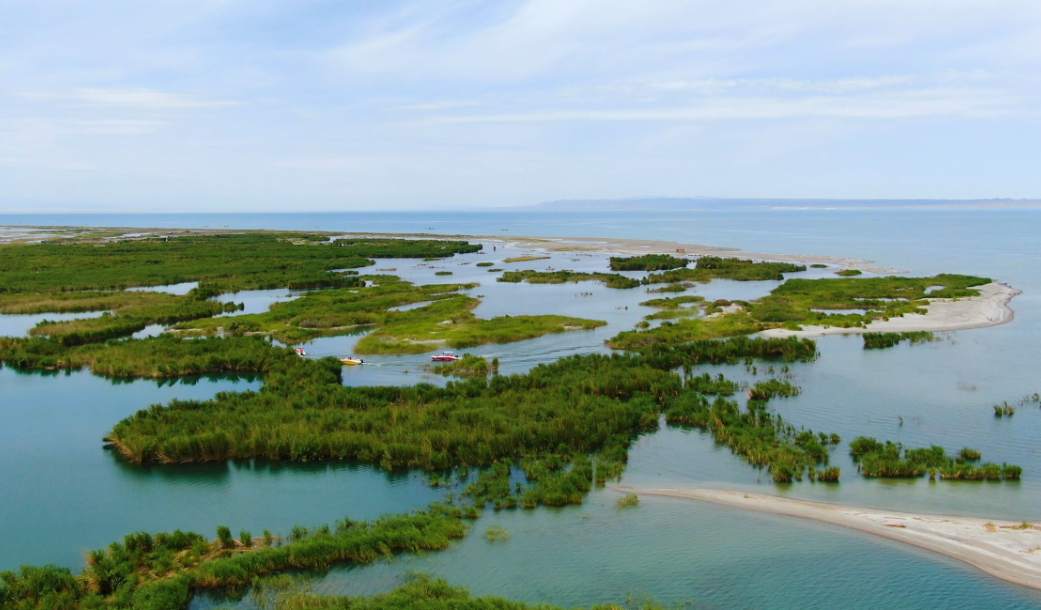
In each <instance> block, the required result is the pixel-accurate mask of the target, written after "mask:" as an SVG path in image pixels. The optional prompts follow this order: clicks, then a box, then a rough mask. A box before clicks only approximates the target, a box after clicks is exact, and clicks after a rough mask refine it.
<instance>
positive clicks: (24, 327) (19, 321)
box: [0, 311, 106, 337]
mask: <svg viewBox="0 0 1041 610" xmlns="http://www.w3.org/2000/svg"><path fill="white" fill-rule="evenodd" d="M105 313H106V312H104V311H83V312H76V313H29V314H0V337H24V336H26V335H28V334H29V331H30V330H32V328H33V327H34V326H36V325H37V324H39V323H41V322H43V321H45V320H47V321H50V322H65V321H67V320H84V319H86V318H100V317H101V316H103V315H105Z"/></svg>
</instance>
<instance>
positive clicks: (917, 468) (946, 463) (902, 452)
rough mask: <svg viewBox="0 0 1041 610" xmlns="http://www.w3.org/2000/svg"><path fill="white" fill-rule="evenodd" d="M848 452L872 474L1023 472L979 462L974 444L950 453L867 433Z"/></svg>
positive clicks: (1000, 475)
mask: <svg viewBox="0 0 1041 610" xmlns="http://www.w3.org/2000/svg"><path fill="white" fill-rule="evenodd" d="M849 453H850V456H851V457H852V458H853V461H854V462H856V463H857V468H858V469H859V470H860V472H861V474H863V475H864V476H865V477H869V478H878V477H885V478H918V477H921V476H923V475H925V474H928V475H929V478H930V479H931V480H932V479H937V478H939V479H943V480H952V481H1018V480H1019V478H1020V475H1021V474H1022V472H1023V469H1022V468H1020V467H1019V466H1016V465H1014V464H992V463H984V464H978V463H976V462H977V461H978V460H979V459H980V458H981V457H982V456H981V455H980V452H979V451H977V450H975V449H971V448H964V449H962V450H961V452H960V453H959V454H958V456H956V457H951V456H949V455H947V452H946V451H945V450H944V448H943V447H940V446H937V445H933V446H931V447H928V448H920V449H912V448H905V447H904V446H903V445H901V444H900V443H894V442H892V441H886V442H884V443H883V442H881V441H879V440H877V439H874V438H871V437H866V436H858V437H857V438H855V439H853V441H852V442H851V443H850V446H849Z"/></svg>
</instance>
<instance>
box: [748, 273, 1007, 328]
mask: <svg viewBox="0 0 1041 610" xmlns="http://www.w3.org/2000/svg"><path fill="white" fill-rule="evenodd" d="M979 291H980V294H979V296H975V297H966V298H962V299H930V300H929V305H928V306H927V307H926V313H924V314H917V313H916V314H905V315H903V316H900V317H896V318H890V319H888V320H875V321H874V322H871V323H870V324H868V325H867V326H864V327H858V328H841V327H837V326H803V327H802V329H801V330H788V329H784V328H771V329H769V330H764V331H763V332H761V333H759V334H760V335H761V336H764V337H817V336H820V335H854V334H862V333H881V332H889V333H899V332H911V331H919V330H924V331H932V332H942V331H948V330H967V329H970V328H985V327H988V326H997V325H999V324H1006V323H1008V322H1011V321H1012V320H1013V319H1014V318H1015V312H1013V311H1012V308H1011V307H1009V303H1010V302H1011V301H1012V299H1013V298H1015V297H1016V295H1019V294H1021V291H1020V290H1018V289H1016V288H1013V287H1012V286H1009V285H1008V284H1004V283H1000V282H991V283H989V284H984V285H983V286H980V287H979Z"/></svg>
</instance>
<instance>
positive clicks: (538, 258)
mask: <svg viewBox="0 0 1041 610" xmlns="http://www.w3.org/2000/svg"><path fill="white" fill-rule="evenodd" d="M549 259H550V257H548V256H543V255H536V254H529V255H526V256H510V257H507V258H504V259H502V262H504V263H506V264H507V265H509V264H512V263H529V262H531V261H544V260H549Z"/></svg>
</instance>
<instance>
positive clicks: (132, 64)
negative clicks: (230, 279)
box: [0, 0, 1041, 212]
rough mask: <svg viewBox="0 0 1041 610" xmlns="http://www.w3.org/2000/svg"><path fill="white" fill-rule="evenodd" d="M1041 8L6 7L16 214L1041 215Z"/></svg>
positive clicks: (235, 1) (4, 100) (6, 144)
mask: <svg viewBox="0 0 1041 610" xmlns="http://www.w3.org/2000/svg"><path fill="white" fill-rule="evenodd" d="M1039 146H1041V1H1039V0H1022V1H1020V0H877V1H867V0H841V1H836V0H786V1H773V0H753V1H747V2H746V1H741V0H731V1H729V2H718V1H678V0H677V1H672V0H647V1H644V2H633V1H625V2H622V1H609V0H599V1H596V2H593V1H588V0H523V1H499V2H475V1H468V0H461V1H455V0H432V1H430V2H394V1H391V0H385V1H372V2H361V1H354V2H347V1H343V0H336V1H320V0H293V1H285V2H279V1H274V0H177V1H170V0H151V1H146V0H127V1H107V0H92V1H90V2H83V1H68V2H66V1H60V0H33V1H26V2H22V1H17V0H15V1H12V0H0V211H3V212H48V211H50V212H73V211H76V212H94V211H115V212H118V211H134V212H179V211H184V212H199V211H229V212H254V211H256V212H260V211H265V212H266V211H285V212H299V211H349V210H392V209H462V208H492V207H503V206H518V205H526V204H534V203H538V202H540V201H546V200H558V199H569V198H584V199H588V198H628V197H652V196H654V197H660V196H671V197H693V196H706V197H771V198H772V197H792V198H989V197H1011V198H1037V197H1041V151H1039Z"/></svg>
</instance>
